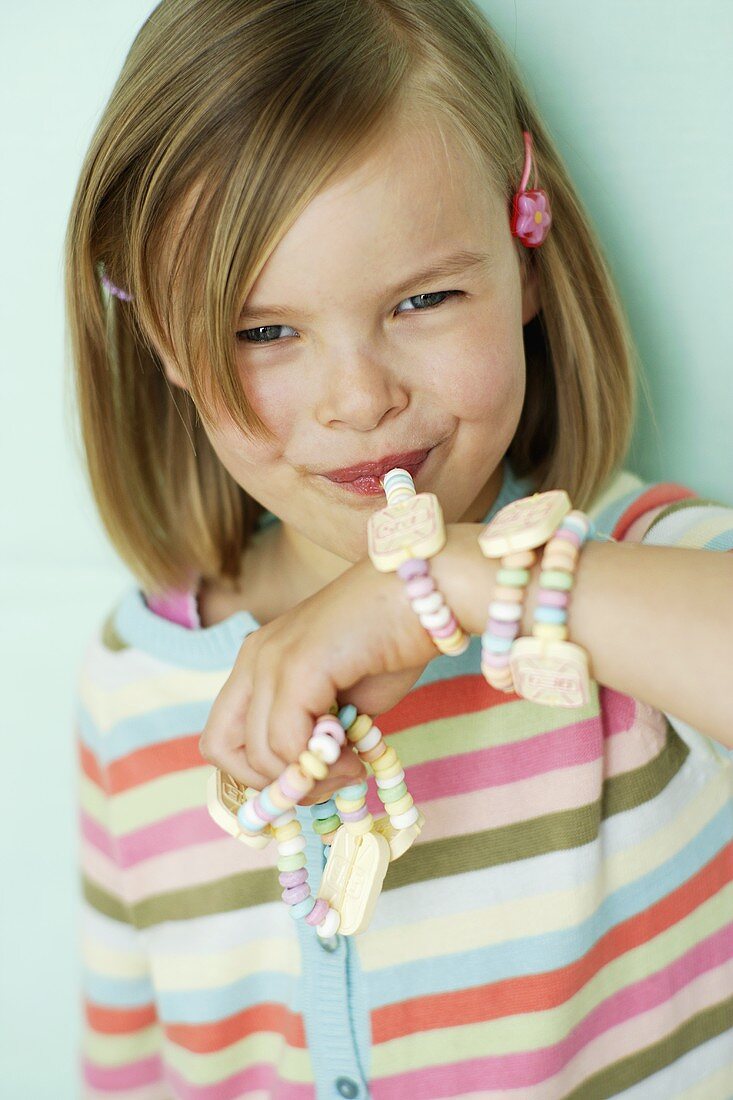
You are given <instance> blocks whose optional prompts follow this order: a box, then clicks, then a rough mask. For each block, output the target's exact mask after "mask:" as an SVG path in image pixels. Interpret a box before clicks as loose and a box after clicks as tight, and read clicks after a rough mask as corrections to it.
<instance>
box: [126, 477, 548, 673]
mask: <svg viewBox="0 0 733 1100" xmlns="http://www.w3.org/2000/svg"><path fill="white" fill-rule="evenodd" d="M532 492H533V489H532V483H531V480H530V479H529V478H524V479H519V478H517V477H516V476H515V474H514V471H513V470H512V468H511V466H510V464H509V462H508V461H507V460H506V459H505V460H504V463H503V480H502V485H501V489H500V490H499V495H498V496H497V498H496V500H495V501H494V503H493V505H492V507H491V508H490V509H489V511H488V512H487V513H486V515H485V517H484V519H483V521H482V522H483V523H488V522H489V520H490V519H492V518H493V517H494V516H495V515H496V513H497V512H498V511H500V509H501V508H503V507H504V506H505V505H506V504H509V503H511V501H513V500H519V498H520V497H524V496H529V495H530V494H531V493H532ZM267 515H271V513H267ZM274 521H276V517H274V516H273V517H272V519H271V520H270V522H274ZM113 622H114V628H115V631H116V633H117V634H118V636H119V638H120V640H121V641H122V642H123V644H127V645H129V646H133V647H135V648H136V649H141V650H143V651H144V652H146V653H150V654H151V655H153V656H155V657H159V658H160V659H161V660H163V661H167V662H169V663H172V664H178V665H182V666H184V667H186V668H196V669H202V670H206V669H218V668H221V667H223V666H226V665H231V664H232V663H233V661H234V658H235V656H236V653H237V650H238V649H239V647H240V645H241V644H242V642H243V640H244V639H245V638H246V637H247V635H248V634H251V633H252V631H253V630H257V628H258V627H259V625H260V624H259V623H258V622H257V620H256V619H255V617H254V615H252V614H251V613H250V612H249V611H235V613H234V614H233V615H230V616H229V617H228V618H227V619H223V620H222V621H221V622H220V623H216V624H215V625H214V626H207V627H201V628H200V629H198V630H190V629H189V628H188V627H186V626H180V625H179V624H178V623H174V622H171V621H170V620H169V619H165V618H163V617H162V616H161V615H157V614H156V613H155V612H154V611H152V610H151V609H150V608H149V607H148V605H147V603H146V602H145V597H144V595H143V593H142V592H141V590H140V589H139V588H138V587H137V586H135V587H133V588H131V589H129V590H128V591H127V592H126V593H125V594H124V596H123V598H122V600H121V601H120V603H119V605H118V606H117V609H116V611H115V612H114V615H113Z"/></svg>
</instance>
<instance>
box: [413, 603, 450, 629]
mask: <svg viewBox="0 0 733 1100" xmlns="http://www.w3.org/2000/svg"><path fill="white" fill-rule="evenodd" d="M441 599H442V597H441ZM452 615H453V612H452V611H451V609H450V608H449V607H448V605H447V604H446V603H444V604H443V605H442V607H441V608H440V610H439V611H430V612H426V613H425V614H424V615H418V618H419V620H420V622H421V623H422V625H423V626H424V627H425V629H426V630H431V629H436V628H438V627H441V626H445V625H446V623H448V622H450V619H451V617H452Z"/></svg>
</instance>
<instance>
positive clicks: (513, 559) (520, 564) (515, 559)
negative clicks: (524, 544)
mask: <svg viewBox="0 0 733 1100" xmlns="http://www.w3.org/2000/svg"><path fill="white" fill-rule="evenodd" d="M536 560H537V554H536V553H535V551H534V550H517V551H516V552H515V553H513V554H505V555H504V557H503V558H502V559H501V561H502V568H506V569H529V568H531V566H533V565H534V563H535V561H536Z"/></svg>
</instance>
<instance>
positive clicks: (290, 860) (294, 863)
mask: <svg viewBox="0 0 733 1100" xmlns="http://www.w3.org/2000/svg"><path fill="white" fill-rule="evenodd" d="M305 862H306V860H305V856H304V855H303V853H302V852H299V853H298V854H297V855H294V856H280V858H279V859H278V861H277V869H278V871H297V870H298V868H299V867H305Z"/></svg>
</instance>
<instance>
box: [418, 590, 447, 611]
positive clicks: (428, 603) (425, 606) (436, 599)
mask: <svg viewBox="0 0 733 1100" xmlns="http://www.w3.org/2000/svg"><path fill="white" fill-rule="evenodd" d="M442 606H443V597H442V595H441V593H440V592H430V593H429V594H428V595H427V596H415V598H414V600H410V607H411V608H412V610H413V611H414V612H415V614H417V615H424V614H426V613H427V612H429V611H437V610H438V608H439V607H442Z"/></svg>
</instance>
